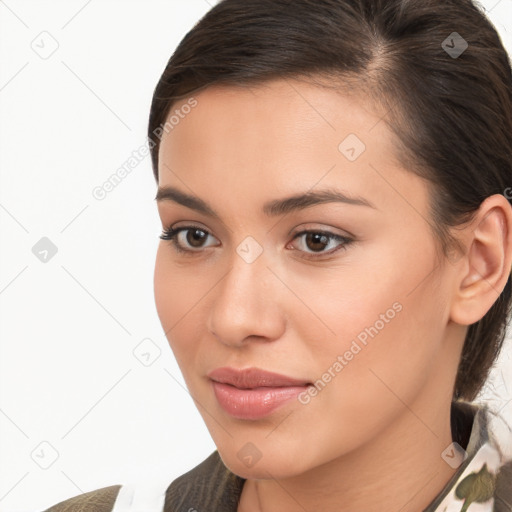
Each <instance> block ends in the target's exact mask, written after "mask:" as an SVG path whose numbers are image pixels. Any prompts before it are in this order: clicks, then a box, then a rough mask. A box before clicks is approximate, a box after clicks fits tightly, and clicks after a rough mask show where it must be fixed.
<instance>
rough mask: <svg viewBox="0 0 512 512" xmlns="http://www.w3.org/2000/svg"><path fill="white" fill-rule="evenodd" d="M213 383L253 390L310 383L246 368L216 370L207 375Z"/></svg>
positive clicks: (226, 367) (225, 367)
mask: <svg viewBox="0 0 512 512" xmlns="http://www.w3.org/2000/svg"><path fill="white" fill-rule="evenodd" d="M208 377H209V378H210V379H212V380H213V381H216V382H220V383H223V384H230V385H231V386H234V387H236V388H239V389H253V388H260V387H270V388H282V387H289V386H307V385H308V384H311V382H309V381H307V380H302V379H294V378H292V377H288V376H286V375H281V374H279V373H273V372H268V371H266V370H261V369H259V368H246V369H242V370H237V369H236V368H231V367H228V366H224V367H222V368H216V369H215V370H212V371H211V372H210V373H208Z"/></svg>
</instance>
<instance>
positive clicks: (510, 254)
mask: <svg viewBox="0 0 512 512" xmlns="http://www.w3.org/2000/svg"><path fill="white" fill-rule="evenodd" d="M463 236H464V240H465V245H466V247H468V251H467V252H466V254H465V256H464V258H463V261H461V262H460V268H461V269H462V270H461V275H460V276H459V277H458V278H457V280H456V282H455V285H456V286H457V289H456V291H455V295H454V300H453V303H452V310H451V319H452V320H453V321H454V322H456V323H459V324H462V325H471V324H473V323H475V322H478V321H479V320H480V319H481V318H482V317H483V316H484V315H485V314H486V313H487V311H489V309H490V308H491V307H492V305H493V304H494V303H495V302H496V300H497V299H498V297H499V296H500V294H501V292H502V291H503V289H504V288H505V285H506V283H507V280H508V279H509V278H510V274H511V265H512V207H511V205H510V203H509V202H508V201H507V199H506V198H505V197H504V196H503V195H501V194H495V195H493V196H489V197H488V198H487V199H485V201H483V202H482V204H481V205H480V208H479V210H478V213H477V214H476V215H475V217H474V219H473V222H471V223H470V225H468V226H467V228H466V229H465V233H464V235H463Z"/></svg>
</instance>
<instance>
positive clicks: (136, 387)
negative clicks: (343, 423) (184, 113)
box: [0, 0, 512, 512]
mask: <svg viewBox="0 0 512 512" xmlns="http://www.w3.org/2000/svg"><path fill="white" fill-rule="evenodd" d="M213 3H214V2H213V0H211V2H210V3H208V2H207V1H206V0H166V1H158V0H150V1H146V2H143V1H142V0H138V1H127V0H124V1H120V0H119V1H113V0H110V1H107V0H102V1H101V2H100V1H99V0H88V1H87V0H65V1H64V0H62V1H56V0H52V1H51V2H50V1H48V2H41V1H40V0H37V1H36V0H34V1H27V0H6V1H0V38H1V47H0V58H1V65H0V106H1V110H0V140H1V151H0V180H1V186H0V228H1V234H2V241H1V248H2V250H1V251H0V265H1V266H0V307H1V324H0V325H1V327H0V329H1V346H0V350H1V354H0V512H7V511H9V512H25V511H27V512H34V511H38V510H42V509H44V508H46V507H48V506H50V505H52V504H54V503H57V502H59V501H61V500H64V499H66V498H68V497H71V496H74V495H77V494H80V493H82V492H87V491H90V490H93V489H97V488H100V487H104V486H107V485H114V484H122V483H127V482H145V481H152V480H158V481H164V482H168V483H170V482H171V481H172V480H173V479H174V478H175V477H177V476H178V475H180V474H182V473H184V472H185V471H188V470H189V469H190V468H192V467H194V466H195V465H197V464H198V463H199V462H201V461H202V460H204V459H205V458H206V457H207V456H208V455H209V454H210V453H211V452H212V451H213V450H215V445H214V443H213V441H212V440H211V438H210V436H209V433H208V431H207V429H206V427H205V426H204V423H203V420H202V418H201V416H200V415H199V412H198V411H197V409H196V408H195V406H194V404H193V402H192V399H191V398H190V396H189V395H188V392H187V390H186V388H185V386H184V383H183V379H182V377H181V374H180V372H179V369H178V367H177V365H176V363H175V360H174V358H173V356H172V352H171V350H170V348H169V346H168V343H167V341H166V339H165V337H164V335H163V330H162V328H161V325H160V322H159V319H158V317H157V314H156V309H155V305H154V297H153V265H154V258H155V252H156V248H157V245H158V240H159V239H158V236H159V235H160V233H161V225H160V222H159V219H158V215H157V210H156V205H155V203H154V200H153V198H154V195H155V192H156V184H155V182H154V179H153V175H152V171H151V165H150V157H149V156H147V157H146V158H145V159H143V160H142V161H141V162H140V163H139V164H138V165H137V167H135V168H134V169H133V170H132V171H131V172H130V173H129V174H128V176H127V177H126V178H125V179H124V180H123V181H122V182H121V183H120V184H119V185H118V186H117V187H116V188H115V189H114V190H112V191H111V192H110V193H108V194H107V196H106V197H105V198H104V199H103V200H101V201H100V200H97V199H95V198H94V197H93V195H92V191H93V189H94V188H95V187H97V186H101V185H102V184H103V183H104V182H105V181H106V180H107V179H108V178H109V177H110V176H111V175H112V174H113V173H114V172H115V171H116V170H117V169H118V168H119V167H120V166H122V165H123V163H125V162H126V160H127V159H128V158H129V157H130V156H131V154H132V152H133V151H135V150H137V149H138V148H140V147H141V146H142V145H143V144H144V142H145V137H146V126H147V120H148V113H149V107H150V102H151V96H152V93H153V89H154V87H155V85H156V83H157V81H158V79H159V77H160V74H161V73H162V71H163V69H164V67H165V64H166V62H167V60H168V58H169V57H170V55H171V53H172V52H173V50H174V48H175V47H176V45H177V44H178V42H179V41H180V40H181V38H182V37H183V36H184V35H185V33H186V32H187V31H188V30H189V29H190V28H191V27H192V26H193V25H194V24H195V22H196V21H197V20H199V18H200V17H201V16H202V15H203V14H204V13H206V12H207V10H209V8H210V7H211V6H212V5H213ZM482 5H483V6H484V7H485V9H486V10H487V12H488V13H489V17H490V18H491V20H492V21H493V22H494V23H495V25H496V28H497V29H498V31H499V32H500V35H501V36H502V39H503V42H504V44H505V45H506V47H507V48H508V50H509V52H510V53H512V0H501V1H498V0H491V1H484V2H482ZM456 28H457V27H454V30H456ZM44 31H46V32H45V33H44V34H43V35H41V32H44ZM41 38H45V39H44V47H45V48H46V49H47V50H48V49H49V48H51V47H52V45H55V46H56V45H57V44H58V48H57V50H56V51H55V53H53V54H52V55H51V56H49V57H48V58H41V57H40V56H39V54H38V53H36V51H35V50H34V47H35V45H37V44H39V45H40V46H43V44H42V43H41V42H40V41H41ZM52 38H53V39H52ZM39 51H43V50H42V49H41V50H39ZM42 237H48V238H49V239H50V240H51V241H52V242H53V244H55V246H56V247H57V249H58V252H57V253H56V254H55V256H54V257H53V258H51V259H50V260H49V261H48V262H46V263H43V262H41V261H40V260H39V259H37V258H36V257H35V255H34V254H33V252H32V247H33V246H34V245H35V244H36V242H38V241H39V240H40V239H41V238H42ZM144 339H150V340H151V341H150V342H148V341H146V342H145V343H149V344H148V345H146V346H144V350H146V349H148V347H152V348H150V351H151V354H152V356H151V357H152V358H155V357H157V356H158V350H160V351H161V352H160V356H159V357H157V358H156V359H155V360H154V362H153V364H151V365H150V366H145V365H144V364H142V363H141V362H140V361H139V359H137V358H136V357H135V355H134V352H133V351H134V349H135V351H136V353H137V349H136V347H137V345H138V344H139V343H140V342H141V341H142V340H144ZM151 343H152V344H151ZM144 350H142V351H144ZM140 351H141V347H139V352H140ZM485 398H486V399H487V400H491V401H493V402H495V404H497V405H496V408H497V409H501V413H502V414H503V415H504V417H506V418H507V419H508V421H511V422H512V357H511V345H510V344H508V345H507V346H506V347H505V348H504V351H503V353H502V356H501V358H500V361H499V365H498V367H497V368H496V370H495V371H494V372H493V381H492V385H489V386H487V388H486V392H485ZM41 443H43V444H41ZM53 458H55V461H54V462H53ZM52 462H53V463H52ZM42 466H48V467H47V469H44V468H43V467H42Z"/></svg>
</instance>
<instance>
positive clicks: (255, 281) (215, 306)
mask: <svg viewBox="0 0 512 512" xmlns="http://www.w3.org/2000/svg"><path fill="white" fill-rule="evenodd" d="M264 254H265V253H262V254H261V255H260V256H259V257H258V258H257V259H256V260H255V261H253V262H252V263H248V262H246V261H245V260H244V259H243V258H242V257H240V256H239V255H238V254H237V253H235V254H234V257H233V258H232V265H231V268H230V270H229V271H228V272H227V274H225V276H224V277H223V278H222V279H221V281H220V282H219V283H218V284H217V286H215V287H214V289H213V290H212V292H214V294H213V297H212V299H211V301H212V307H211V309H210V311H209V317H208V321H207V327H208V329H209V330H210V332H211V333H212V334H213V335H214V336H215V337H216V338H217V339H218V340H219V341H220V342H221V343H223V344H225V345H229V346H232V347H242V346H244V345H246V344H247V342H248V341H249V340H252V341H255V340H258V341H271V340H274V339H278V338H279V337H281V336H282V333H283V331H284V329H285V326H286V318H285V315H284V305H283V302H282V301H283V299H284V297H283V294H284V293H285V292H286V287H285V286H284V285H283V283H282V282H281V281H280V280H279V279H278V278H277V277H276V276H275V274H274V273H273V271H271V270H270V269H269V268H268V265H269V262H268V260H267V259H266V258H265V256H264ZM273 270H274V269H273ZM274 272H276V270H274ZM277 273H278V272H277Z"/></svg>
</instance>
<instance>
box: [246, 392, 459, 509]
mask: <svg viewBox="0 0 512 512" xmlns="http://www.w3.org/2000/svg"><path fill="white" fill-rule="evenodd" d="M450 407H451V397H450V398H447V399H445V403H444V404H443V405H442V406H441V404H436V405H435V406H433V405H432V403H431V402H430V403H429V401H428V400H424V401H423V403H422V402H421V400H420V401H417V402H415V403H414V404H413V405H412V406H410V407H404V408H403V411H402V412H401V413H400V414H399V415H398V416H397V417H396V419H395V421H393V423H391V424H390V425H389V426H388V428H387V429H386V430H385V431H383V432H382V433H381V435H379V436H378V438H376V439H373V440H372V441H371V442H369V443H367V444H365V445H364V446H361V447H359V448H357V449H356V450H353V451H352V452H350V453H348V454H344V455H343V456H342V457H339V458H337V459H334V460H332V461H330V462H328V463H326V464H324V465H322V466H319V467H315V468H314V469H312V470H310V471H308V472H306V473H303V474H300V475H297V476H294V477H290V478H285V479H280V480H246V482H245V484H244V488H243V492H242V496H241V500H240V505H239V508H238V512H278V511H282V510H287V511H289V512H304V511H305V510H319V509H320V510H324V511H325V512H329V511H332V512H335V511H336V512H360V511H361V510H364V511H365V512H381V511H382V510H383V509H385V510H395V511H397V512H421V511H423V510H424V509H425V508H426V507H427V506H428V505H429V504H430V503H431V502H432V500H433V499H434V498H435V497H436V496H437V495H438V494H439V493H440V492H441V490H442V489H443V487H444V486H445V485H446V483H447V482H448V481H449V479H450V478H451V477H452V476H453V474H454V473H455V471H456V469H452V468H451V467H450V466H449V465H448V464H447V463H446V462H445V461H444V460H443V459H442V457H441V453H442V452H443V451H444V450H445V449H446V448H447V447H448V446H449V445H450V443H451V442H452V435H451V426H450Z"/></svg>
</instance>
